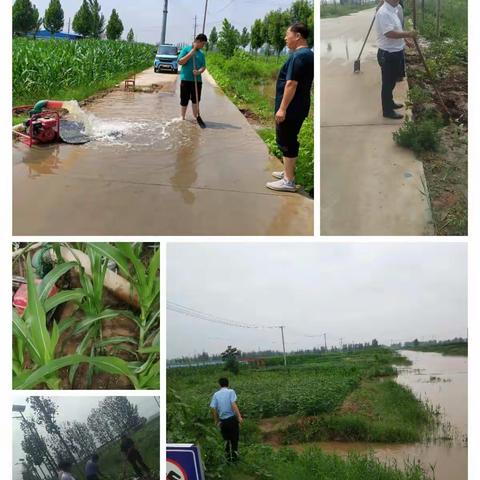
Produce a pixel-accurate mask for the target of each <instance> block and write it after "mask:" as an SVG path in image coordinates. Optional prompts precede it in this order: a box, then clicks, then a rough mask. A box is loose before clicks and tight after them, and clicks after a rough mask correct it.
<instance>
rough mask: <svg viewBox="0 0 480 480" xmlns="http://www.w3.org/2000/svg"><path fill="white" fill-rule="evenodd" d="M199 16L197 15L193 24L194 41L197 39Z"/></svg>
mask: <svg viewBox="0 0 480 480" xmlns="http://www.w3.org/2000/svg"><path fill="white" fill-rule="evenodd" d="M197 25H198V24H197V16H196V15H195V20H194V23H193V39H194V40H195V38H197Z"/></svg>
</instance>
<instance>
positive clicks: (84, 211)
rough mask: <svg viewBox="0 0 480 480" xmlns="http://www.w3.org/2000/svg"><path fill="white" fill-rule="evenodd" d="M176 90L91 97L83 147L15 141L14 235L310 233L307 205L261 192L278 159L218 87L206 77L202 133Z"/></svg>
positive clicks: (118, 92) (301, 199)
mask: <svg viewBox="0 0 480 480" xmlns="http://www.w3.org/2000/svg"><path fill="white" fill-rule="evenodd" d="M158 78H161V76H158ZM178 90H179V82H178V81H176V82H174V83H173V84H172V88H171V89H170V91H164V90H163V89H162V91H160V92H154V93H141V92H135V93H133V92H125V91H123V90H115V91H113V92H111V93H109V94H108V95H106V96H104V97H103V98H100V99H98V100H96V101H94V102H92V103H91V104H89V105H88V106H87V107H86V108H85V109H84V110H85V111H86V112H87V118H86V122H85V123H86V124H87V127H88V128H87V131H88V133H89V134H90V135H91V136H92V137H93V141H92V142H90V143H88V144H86V145H80V146H73V145H64V144H57V145H54V146H47V147H43V148H38V147H37V148H32V149H29V148H27V147H26V146H25V145H23V144H19V143H16V144H15V145H14V149H13V160H14V165H13V230H14V233H15V234H17V235H18V234H31V235H33V234H48V235H55V234H56V235H61V234H65V235H66V234H72V235H80V234H82V235H87V234H90V235H101V234H103V235H278V234H283V235H292V234H295V235H310V234H313V202H312V201H311V200H310V199H307V198H305V197H304V196H302V195H298V194H288V193H287V194H279V193H277V192H272V191H270V190H267V189H266V188H265V183H266V182H267V181H269V180H270V179H271V171H273V170H278V169H280V168H281V164H280V163H279V162H278V161H277V160H276V159H272V158H271V157H270V156H269V154H268V150H267V147H266V145H265V144H264V143H263V141H262V140H261V139H260V137H259V136H258V135H257V134H256V132H255V131H254V130H253V128H252V127H251V126H250V125H249V123H248V122H247V120H246V119H245V118H244V116H243V115H242V114H241V113H240V111H239V110H238V109H237V108H236V107H235V106H234V105H233V104H232V102H231V101H230V100H229V99H228V98H227V97H226V96H225V95H224V94H223V92H222V91H221V90H220V89H219V88H218V87H217V86H216V85H215V84H214V83H213V82H212V81H208V78H207V79H206V81H205V82H204V90H203V98H202V103H201V105H202V117H203V119H204V121H205V122H206V124H207V128H206V129H205V130H201V129H200V128H199V127H198V125H197V124H196V122H195V121H194V119H193V118H192V114H191V112H189V120H187V121H185V122H182V121H181V119H180V118H179V114H180V106H179V91H178ZM84 120H85V119H84Z"/></svg>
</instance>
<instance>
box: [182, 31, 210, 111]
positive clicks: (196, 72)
mask: <svg viewBox="0 0 480 480" xmlns="http://www.w3.org/2000/svg"><path fill="white" fill-rule="evenodd" d="M206 43H207V36H206V35H205V34H203V33H200V34H199V35H197V36H196V38H195V41H194V42H193V45H188V46H186V47H185V48H184V49H183V50H182V51H181V52H180V54H179V55H178V63H179V64H180V65H181V66H182V70H181V71H180V80H181V82H180V105H181V114H182V119H183V120H185V115H186V114H187V107H188V103H189V102H192V111H193V115H194V116H195V118H197V117H198V105H197V100H198V102H200V99H201V96H202V73H203V72H204V71H205V70H206V62H205V54H204V53H203V52H202V48H203V47H204V46H205V44H206ZM195 84H196V85H195ZM197 94H198V99H197Z"/></svg>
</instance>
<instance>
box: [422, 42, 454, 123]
mask: <svg viewBox="0 0 480 480" xmlns="http://www.w3.org/2000/svg"><path fill="white" fill-rule="evenodd" d="M413 42H414V43H415V48H416V50H417V53H418V56H419V57H420V60H421V61H422V63H423V67H424V68H425V71H426V72H427V75H428V77H429V78H430V81H431V82H432V86H433V89H434V90H435V93H436V94H437V97H438V101H439V102H440V105H441V106H442V109H443V111H444V112H445V114H446V115H447V117H448V118H450V117H451V115H450V110H449V109H448V107H447V106H446V105H445V102H444V101H443V98H442V94H441V93H440V90H439V89H438V86H437V82H436V81H435V78H434V77H433V74H432V71H431V70H430V68H429V66H428V63H427V61H426V60H425V57H424V56H423V53H422V50H421V48H420V45H419V44H418V40H417V38H414V39H413Z"/></svg>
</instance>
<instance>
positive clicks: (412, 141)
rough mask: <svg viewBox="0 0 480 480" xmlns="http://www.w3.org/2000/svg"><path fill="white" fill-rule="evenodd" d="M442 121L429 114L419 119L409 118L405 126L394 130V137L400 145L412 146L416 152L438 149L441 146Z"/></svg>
mask: <svg viewBox="0 0 480 480" xmlns="http://www.w3.org/2000/svg"><path fill="white" fill-rule="evenodd" d="M441 126H442V125H441V123H440V122H439V121H438V119H436V118H429V117H428V116H425V117H421V118H419V119H417V120H411V119H407V120H406V122H405V124H404V125H403V127H401V128H400V130H398V131H397V132H394V134H393V139H394V140H395V142H397V144H398V145H400V146H401V147H405V148H410V149H411V150H413V151H414V152H415V153H422V152H428V151H434V152H436V151H438V149H439V147H440V128H441Z"/></svg>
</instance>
